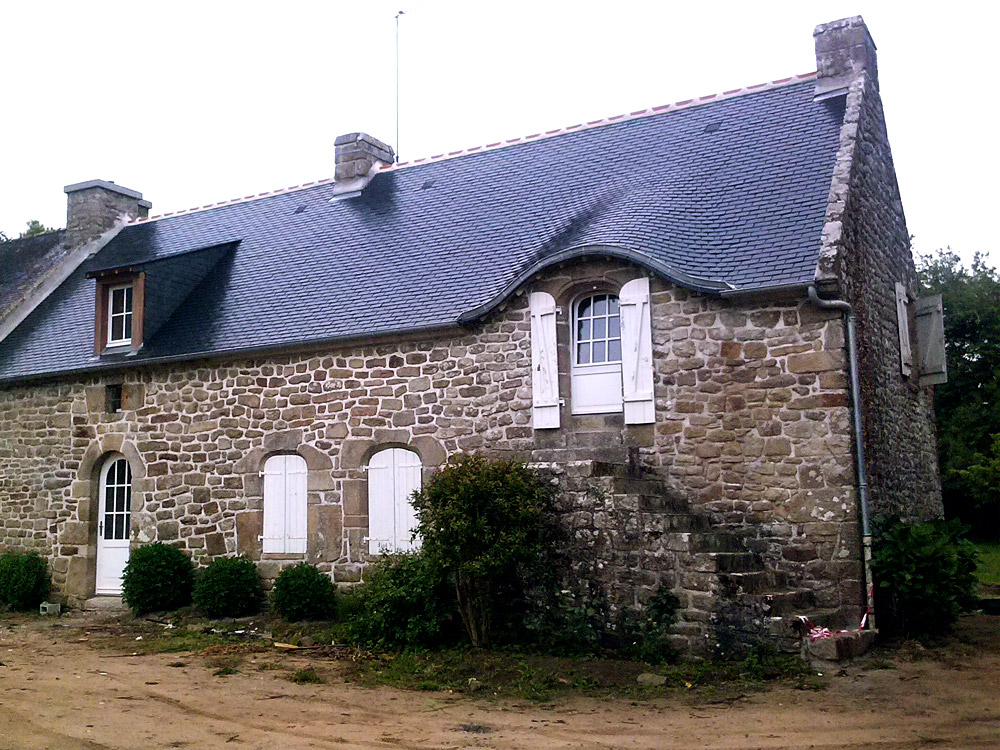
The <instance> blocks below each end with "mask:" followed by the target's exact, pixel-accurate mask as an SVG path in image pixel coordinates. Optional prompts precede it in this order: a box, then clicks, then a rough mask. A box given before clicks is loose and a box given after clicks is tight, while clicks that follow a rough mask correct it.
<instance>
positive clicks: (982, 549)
mask: <svg viewBox="0 0 1000 750" xmlns="http://www.w3.org/2000/svg"><path fill="white" fill-rule="evenodd" d="M976 548H977V549H978V550H979V568H978V569H977V570H976V578H978V579H979V583H980V584H983V585H987V586H1000V542H980V543H979V544H977V545H976Z"/></svg>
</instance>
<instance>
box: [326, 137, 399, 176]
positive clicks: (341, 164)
mask: <svg viewBox="0 0 1000 750" xmlns="http://www.w3.org/2000/svg"><path fill="white" fill-rule="evenodd" d="M334 148H335V154H336V164H337V171H336V173H335V174H334V179H335V180H336V181H337V182H345V181H347V180H351V179H353V178H355V177H367V176H368V173H369V172H370V171H371V169H372V167H373V166H375V165H376V164H392V163H394V161H395V158H396V155H395V154H394V153H393V151H392V147H391V146H387V145H386V144H384V143H382V141H380V140H378V139H376V138H372V137H371V136H370V135H368V134H367V133H348V134H347V135H341V136H338V137H337V140H336V141H334Z"/></svg>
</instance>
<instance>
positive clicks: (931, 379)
mask: <svg viewBox="0 0 1000 750" xmlns="http://www.w3.org/2000/svg"><path fill="white" fill-rule="evenodd" d="M917 355H918V356H919V357H920V385H941V384H942V383H947V382H948V363H947V360H946V358H945V348H944V306H943V305H942V303H941V295H940V294H935V295H933V296H932V297H921V298H920V299H918V300H917Z"/></svg>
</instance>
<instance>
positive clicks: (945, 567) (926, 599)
mask: <svg viewBox="0 0 1000 750" xmlns="http://www.w3.org/2000/svg"><path fill="white" fill-rule="evenodd" d="M965 531H966V528H965V527H964V526H963V525H962V524H961V523H959V522H958V521H954V520H953V521H947V522H945V521H930V522H928V523H922V524H913V525H910V524H904V523H901V522H899V521H894V522H891V523H890V525H889V526H888V527H887V528H886V530H885V531H884V532H882V533H881V534H880V535H879V538H878V540H877V542H878V543H877V545H876V547H875V555H874V558H873V560H872V573H873V575H874V578H875V583H876V586H877V591H876V596H875V604H876V607H877V610H876V614H877V620H876V621H877V622H878V625H879V628H880V629H881V630H883V631H885V632H887V633H890V634H898V635H906V636H920V635H941V634H943V633H946V632H948V630H949V629H950V628H951V626H952V624H954V622H955V620H956V619H958V615H959V613H961V612H962V611H963V610H966V609H970V608H971V607H973V606H975V604H976V601H977V599H976V595H975V591H976V588H975V586H976V556H977V552H976V547H975V545H973V544H972V542H970V541H968V540H967V539H965V538H964V534H965Z"/></svg>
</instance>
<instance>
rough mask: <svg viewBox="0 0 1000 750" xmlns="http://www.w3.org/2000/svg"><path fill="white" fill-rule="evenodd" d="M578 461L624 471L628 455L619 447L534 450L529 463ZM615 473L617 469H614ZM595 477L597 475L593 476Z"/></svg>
mask: <svg viewBox="0 0 1000 750" xmlns="http://www.w3.org/2000/svg"><path fill="white" fill-rule="evenodd" d="M579 461H592V462H594V463H595V464H607V465H608V466H605V467H596V468H603V469H608V467H621V470H622V471H624V470H626V469H627V467H628V453H627V452H626V450H625V449H624V448H622V447H621V446H618V447H613V448H608V447H601V446H598V447H588V448H536V449H535V450H533V451H532V452H531V463H558V464H565V463H571V462H579ZM615 471H616V472H617V471H618V469H615ZM595 476H597V475H595Z"/></svg>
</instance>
